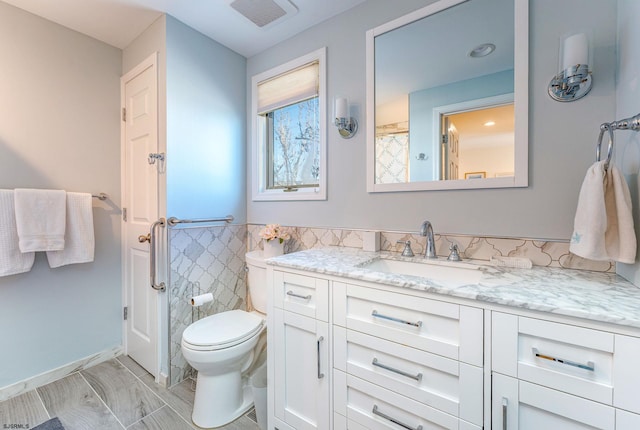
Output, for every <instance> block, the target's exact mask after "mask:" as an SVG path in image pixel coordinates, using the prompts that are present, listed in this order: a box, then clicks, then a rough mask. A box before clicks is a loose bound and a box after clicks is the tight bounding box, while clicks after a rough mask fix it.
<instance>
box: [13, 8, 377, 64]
mask: <svg viewBox="0 0 640 430" xmlns="http://www.w3.org/2000/svg"><path fill="white" fill-rule="evenodd" d="M2 1H4V2H5V3H8V4H11V5H13V6H16V7H19V8H20V9H24V10H26V11H28V12H31V13H33V14H35V15H38V16H41V17H43V18H45V19H48V20H50V21H53V22H56V23H58V24H61V25H63V26H65V27H68V28H71V29H73V30H76V31H78V32H80V33H83V34H86V35H88V36H91V37H93V38H95V39H98V40H101V41H103V42H105V43H108V44H109V45H112V46H115V47H117V48H121V49H124V48H126V47H127V46H128V45H129V44H130V43H131V42H132V41H133V40H134V39H135V38H136V37H137V36H138V35H140V33H142V32H143V31H144V30H145V29H146V28H147V27H148V26H149V25H150V24H151V23H152V22H153V21H155V20H156V19H157V18H158V17H159V16H161V15H162V14H163V13H166V14H169V15H171V16H173V17H174V18H176V19H178V20H180V21H182V22H183V23H185V24H187V25H188V26H189V27H192V28H194V29H196V30H198V31H199V32H201V33H203V34H205V35H207V36H209V37H210V38H211V39H213V40H215V41H217V42H219V43H221V44H223V45H225V46H227V47H228V48H230V49H232V50H234V51H236V52H237V53H239V54H241V55H243V56H245V57H251V56H253V55H255V54H257V53H259V52H262V51H264V50H265V49H267V48H269V47H271V46H274V45H276V44H277V43H279V42H281V41H283V40H286V39H288V38H290V37H292V36H294V35H296V34H298V33H300V32H301V31H303V30H305V29H307V28H309V27H312V26H314V25H316V24H318V23H320V22H322V21H325V20H327V19H329V18H331V17H332V16H335V15H338V14H340V13H342V12H344V11H346V10H348V9H351V8H352V7H354V6H356V5H358V4H360V3H363V2H364V1H366V0H290V2H291V3H293V4H294V6H295V7H296V8H297V9H298V12H297V13H296V14H295V15H293V16H291V17H287V18H285V19H282V20H280V21H279V22H276V23H274V24H273V25H269V26H266V28H263V29H261V28H259V27H257V26H256V25H255V24H253V23H252V22H251V21H249V20H248V19H247V18H245V17H244V16H242V15H240V14H239V13H238V12H237V11H235V10H234V9H233V8H232V7H231V6H230V5H229V4H230V3H231V2H232V1H233V0H2Z"/></svg>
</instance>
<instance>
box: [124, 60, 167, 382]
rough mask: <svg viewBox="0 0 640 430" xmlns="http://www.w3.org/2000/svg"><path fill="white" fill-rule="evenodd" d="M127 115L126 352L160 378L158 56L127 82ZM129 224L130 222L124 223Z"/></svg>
mask: <svg viewBox="0 0 640 430" xmlns="http://www.w3.org/2000/svg"><path fill="white" fill-rule="evenodd" d="M122 84H123V86H124V97H123V105H124V107H125V109H126V118H123V120H124V138H123V140H124V142H123V151H122V157H123V167H124V169H123V207H124V208H126V219H123V241H124V247H125V248H124V250H123V255H124V259H123V261H124V264H123V266H124V267H123V272H124V273H123V278H124V284H125V294H126V302H127V307H128V318H127V321H126V345H125V348H126V352H127V354H128V355H129V356H130V357H131V358H133V359H134V360H135V361H137V362H138V363H139V364H140V365H141V366H143V367H144V368H145V369H147V371H149V373H151V374H152V375H154V376H157V374H158V362H159V358H158V292H157V291H155V290H154V289H152V288H151V286H150V276H149V251H150V244H149V241H145V242H140V241H139V239H138V238H139V237H140V236H146V235H147V234H149V227H150V225H151V224H152V223H153V222H154V221H156V220H157V218H158V169H157V164H158V163H159V161H156V163H155V164H153V165H152V164H150V163H149V161H148V157H149V154H150V153H156V152H158V132H157V130H158V114H157V68H156V60H155V55H154V56H152V57H151V58H149V59H147V60H145V61H144V62H143V63H142V64H140V65H139V66H138V67H136V68H135V69H134V70H132V71H131V72H129V73H128V74H127V75H125V76H123V78H122ZM123 116H124V115H123ZM123 218H125V217H123Z"/></svg>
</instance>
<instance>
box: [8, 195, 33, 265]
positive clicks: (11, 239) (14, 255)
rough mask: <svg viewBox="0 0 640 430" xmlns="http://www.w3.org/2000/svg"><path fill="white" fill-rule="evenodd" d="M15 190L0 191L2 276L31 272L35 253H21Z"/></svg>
mask: <svg viewBox="0 0 640 430" xmlns="http://www.w3.org/2000/svg"><path fill="white" fill-rule="evenodd" d="M13 194H14V193H13V190H0V276H9V275H15V274H17V273H24V272H28V271H29V270H31V266H33V260H34V257H35V252H26V253H22V252H20V249H19V248H18V230H17V228H16V214H15V206H14V203H13V198H14V197H13Z"/></svg>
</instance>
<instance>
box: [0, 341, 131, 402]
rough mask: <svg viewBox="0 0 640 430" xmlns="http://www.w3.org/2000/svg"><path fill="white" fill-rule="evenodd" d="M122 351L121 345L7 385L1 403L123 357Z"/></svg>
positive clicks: (0, 389)
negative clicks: (75, 373) (120, 356)
mask: <svg viewBox="0 0 640 430" xmlns="http://www.w3.org/2000/svg"><path fill="white" fill-rule="evenodd" d="M122 351H123V349H122V346H121V345H119V346H116V347H114V348H111V349H107V350H104V351H101V352H98V353H97V354H93V355H90V356H88V357H85V358H81V359H80V360H76V361H73V362H71V363H68V364H65V365H63V366H60V367H58V368H56V369H52V370H48V371H46V372H43V373H41V374H39V375H36V376H33V377H31V378H28V379H25V380H23V381H19V382H16V383H14V384H11V385H7V386H6V387H2V388H0V402H2V401H4V400H8V399H10V398H12V397H16V396H19V395H20V394H23V393H26V392H27V391H31V390H33V389H35V388H38V387H42V386H43V385H47V384H49V383H51V382H54V381H57V380H58V379H62V378H64V377H65V376H68V375H70V374H72V373H74V372H77V371H79V370H83V369H87V368H89V367H92V366H95V365H96V364H100V363H102V362H104V361H107V360H111V359H112V358H115V357H117V356H118V355H121V354H122Z"/></svg>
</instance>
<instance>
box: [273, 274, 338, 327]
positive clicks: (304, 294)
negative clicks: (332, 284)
mask: <svg viewBox="0 0 640 430" xmlns="http://www.w3.org/2000/svg"><path fill="white" fill-rule="evenodd" d="M273 281H274V282H273V288H274V291H273V305H274V306H275V307H276V308H280V309H284V310H286V311H291V312H295V313H297V314H300V315H305V316H308V317H311V318H315V319H318V320H321V321H329V281H327V280H326V279H317V278H313V277H311V276H303V275H297V274H294V273H287V272H280V271H274V272H273Z"/></svg>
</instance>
